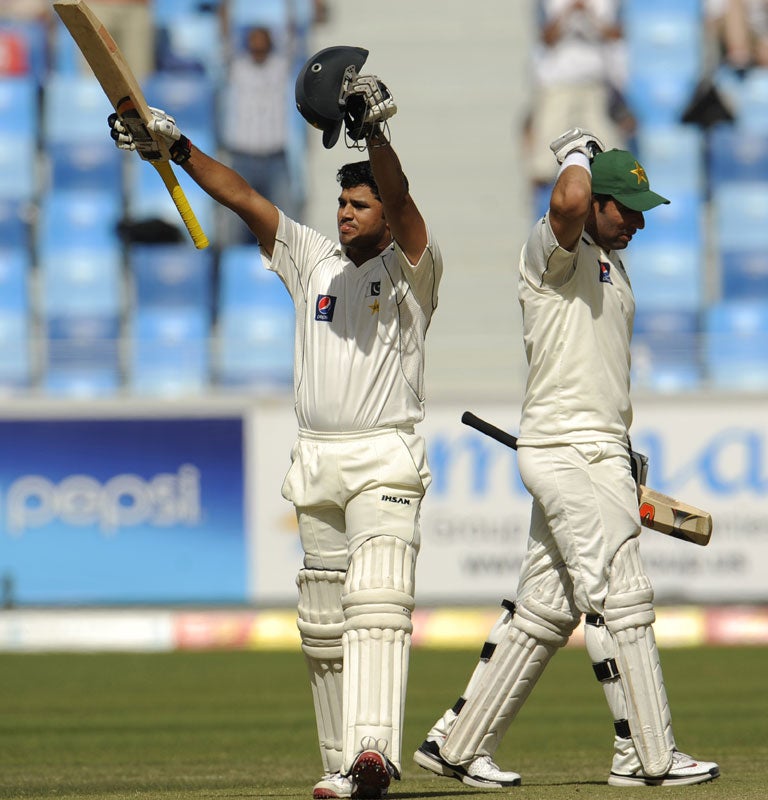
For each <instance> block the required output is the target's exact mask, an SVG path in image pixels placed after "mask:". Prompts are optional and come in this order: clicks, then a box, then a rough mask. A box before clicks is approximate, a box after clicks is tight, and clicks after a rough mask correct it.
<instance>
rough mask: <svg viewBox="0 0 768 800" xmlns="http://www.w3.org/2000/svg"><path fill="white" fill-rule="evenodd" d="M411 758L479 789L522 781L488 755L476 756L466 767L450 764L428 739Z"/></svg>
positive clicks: (436, 746)
mask: <svg viewBox="0 0 768 800" xmlns="http://www.w3.org/2000/svg"><path fill="white" fill-rule="evenodd" d="M413 760H414V761H415V762H416V763H417V764H418V765H419V766H420V767H422V768H423V769H427V770H429V771H430V772H434V773H435V775H443V776H444V777H446V778H456V780H457V781H461V782H462V783H463V784H466V785H467V786H476V787H478V788H480V789H501V788H502V787H504V786H520V784H521V783H522V778H521V777H520V776H519V775H518V774H517V773H516V772H504V771H503V770H502V769H500V768H499V767H498V765H496V764H495V763H494V761H493V759H492V758H491V757H490V756H478V757H477V758H476V759H475V760H474V761H470V763H469V764H467V766H466V767H464V766H462V765H461V764H451V763H450V762H448V761H446V760H445V759H444V758H443V757H442V755H440V748H439V746H438V744H437V742H433V741H431V740H429V739H425V740H424V741H423V742H422V743H421V746H420V747H419V749H418V750H417V751H416V752H415V753H414V754H413Z"/></svg>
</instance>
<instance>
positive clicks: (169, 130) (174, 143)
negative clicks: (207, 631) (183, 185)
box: [147, 106, 191, 164]
mask: <svg viewBox="0 0 768 800" xmlns="http://www.w3.org/2000/svg"><path fill="white" fill-rule="evenodd" d="M149 110H150V111H151V112H152V120H151V121H150V123H149V124H148V125H147V127H148V128H149V130H150V131H151V132H152V133H154V134H156V135H157V136H159V137H161V138H162V139H164V140H165V142H166V144H167V145H168V149H169V150H170V153H171V160H172V161H173V162H174V163H175V164H183V163H184V162H185V161H186V160H187V159H188V158H189V156H190V154H191V148H190V144H191V143H190V141H189V139H187V137H186V136H185V135H184V134H183V133H182V132H181V131H180V130H179V128H178V126H177V125H176V119H175V118H174V117H172V116H171V115H170V114H167V113H166V112H165V111H163V110H162V109H161V108H153V107H152V106H150V107H149Z"/></svg>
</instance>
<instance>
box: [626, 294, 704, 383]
mask: <svg viewBox="0 0 768 800" xmlns="http://www.w3.org/2000/svg"><path fill="white" fill-rule="evenodd" d="M699 325H700V322H699V313H698V312H696V311H678V310H672V309H670V310H669V311H658V310H655V309H638V310H637V312H636V314H635V327H634V336H633V339H632V385H633V386H634V387H636V388H641V389H648V390H651V391H656V392H678V391H689V390H693V389H699V388H701V385H702V378H703V369H702V358H701V353H700V347H699V332H700V329H699Z"/></svg>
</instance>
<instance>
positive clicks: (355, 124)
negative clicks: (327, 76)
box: [344, 75, 427, 264]
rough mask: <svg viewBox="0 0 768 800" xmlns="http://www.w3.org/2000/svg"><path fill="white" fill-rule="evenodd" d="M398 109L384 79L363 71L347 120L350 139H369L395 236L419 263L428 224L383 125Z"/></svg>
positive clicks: (373, 167)
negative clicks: (415, 201)
mask: <svg viewBox="0 0 768 800" xmlns="http://www.w3.org/2000/svg"><path fill="white" fill-rule="evenodd" d="M396 112H397V106H396V105H395V102H394V99H393V97H392V93H391V92H390V91H389V89H388V88H387V87H386V86H385V85H384V83H383V82H382V81H381V80H379V78H377V77H376V76H375V75H361V76H359V77H357V78H356V79H355V81H354V82H353V83H352V85H351V87H350V89H349V95H348V96H347V99H346V115H345V120H344V124H345V127H346V130H347V135H348V136H349V138H350V139H352V140H354V141H360V140H362V139H364V140H365V143H366V145H367V148H368V159H369V161H370V162H371V170H372V172H373V177H374V178H375V180H376V185H377V186H378V187H379V196H380V197H381V202H382V205H383V206H384V216H385V218H386V220H387V224H388V225H389V230H390V232H391V234H392V238H393V239H394V240H395V241H396V242H397V243H398V244H399V245H400V248H401V249H402V251H403V252H404V253H405V255H406V256H407V257H408V260H409V261H410V262H411V263H412V264H415V263H417V262H418V261H419V259H420V258H421V256H422V254H423V253H424V250H425V248H426V246H427V226H426V223H425V222H424V219H423V217H422V216H421V214H420V212H419V209H418V208H417V207H416V203H414V201H413V198H412V197H411V193H410V191H409V187H408V179H407V178H406V177H405V174H404V173H403V169H402V166H401V165H400V159H399V158H398V157H397V154H396V153H395V151H394V149H393V148H392V145H391V144H390V142H389V136H388V132H386V133H385V130H386V129H385V128H384V127H383V126H384V125H385V124H386V120H388V119H389V118H390V117H392V116H394V114H395V113H396Z"/></svg>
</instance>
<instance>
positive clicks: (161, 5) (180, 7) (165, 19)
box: [152, 0, 227, 27]
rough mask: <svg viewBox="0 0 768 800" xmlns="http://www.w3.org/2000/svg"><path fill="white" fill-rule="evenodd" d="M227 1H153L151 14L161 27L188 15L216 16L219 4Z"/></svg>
mask: <svg viewBox="0 0 768 800" xmlns="http://www.w3.org/2000/svg"><path fill="white" fill-rule="evenodd" d="M224 2H227V0H154V2H153V6H152V13H153V15H154V18H155V24H156V25H158V26H161V27H167V26H169V25H172V24H173V23H174V22H175V21H177V20H180V19H184V18H185V17H188V16H189V15H190V14H201V13H210V14H214V15H215V14H216V11H217V9H218V7H219V5H220V4H222V3H224Z"/></svg>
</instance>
